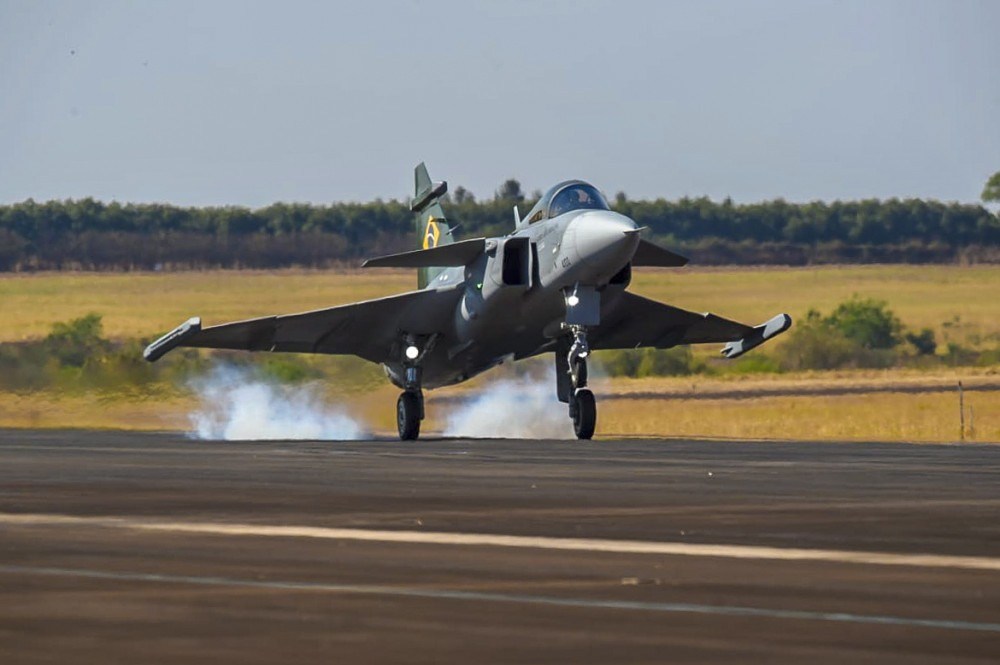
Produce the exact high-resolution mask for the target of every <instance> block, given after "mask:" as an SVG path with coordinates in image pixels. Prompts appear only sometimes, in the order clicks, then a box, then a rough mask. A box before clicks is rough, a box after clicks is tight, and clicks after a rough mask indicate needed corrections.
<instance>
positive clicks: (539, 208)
mask: <svg viewBox="0 0 1000 665" xmlns="http://www.w3.org/2000/svg"><path fill="white" fill-rule="evenodd" d="M609 209H610V208H609V207H608V202H607V201H605V200H604V197H603V196H602V195H601V193H600V192H599V191H597V188H596V187H594V186H593V185H589V184H587V183H585V182H583V181H582V180H569V181H566V182H561V183H559V184H558V185H556V186H555V187H553V188H552V189H550V190H549V191H547V192H545V195H544V196H542V198H541V199H539V200H538V203H536V204H535V207H534V208H532V209H531V211H530V212H529V213H528V216H527V222H528V223H529V224H534V223H535V222H539V221H541V220H543V219H551V218H552V217H558V216H559V215H562V214H564V213H567V212H570V211H572V210H609Z"/></svg>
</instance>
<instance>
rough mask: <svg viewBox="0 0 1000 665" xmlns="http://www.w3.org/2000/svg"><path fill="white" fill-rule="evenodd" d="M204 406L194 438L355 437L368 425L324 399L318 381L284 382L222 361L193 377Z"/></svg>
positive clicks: (197, 413)
mask: <svg viewBox="0 0 1000 665" xmlns="http://www.w3.org/2000/svg"><path fill="white" fill-rule="evenodd" d="M189 387H190V388H191V389H192V390H193V391H194V393H195V395H196V396H197V397H198V399H199V401H200V403H201V406H200V407H199V409H198V410H197V411H195V412H194V413H192V414H191V415H190V419H191V427H192V430H191V432H190V435H191V436H192V437H193V438H196V439H213V440H220V439H221V440H225V441H253V440H262V439H319V440H354V439H361V438H364V437H365V436H367V433H368V432H367V428H366V427H365V426H364V425H363V424H362V423H361V422H359V421H358V420H356V419H354V418H352V417H351V416H350V415H349V414H348V413H347V412H346V411H344V410H343V409H341V408H335V407H331V406H330V405H328V404H325V403H324V400H323V398H322V396H321V394H320V391H319V390H318V389H317V387H316V386H310V385H308V384H305V385H301V384H300V385H294V386H281V385H276V384H275V383H273V382H271V381H268V380H267V379H266V378H264V377H262V376H261V375H260V374H259V372H254V371H252V370H250V369H246V368H242V367H232V366H229V365H219V366H216V367H214V368H213V369H212V370H211V371H210V372H209V373H208V374H207V375H206V376H202V377H199V378H197V379H194V380H192V381H191V382H190V383H189Z"/></svg>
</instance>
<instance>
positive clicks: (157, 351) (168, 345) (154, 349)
mask: <svg viewBox="0 0 1000 665" xmlns="http://www.w3.org/2000/svg"><path fill="white" fill-rule="evenodd" d="M199 332H201V319H200V318H199V317H197V316H194V317H191V318H190V319H188V320H187V321H185V322H184V323H182V324H181V325H179V326H177V327H176V328H174V329H173V330H171V331H170V332H168V333H167V334H166V335H164V336H163V337H161V338H160V339H158V340H156V341H155V342H153V343H152V344H150V345H149V346H147V347H146V349H145V350H144V351H143V352H142V357H143V358H145V359H146V360H148V361H149V362H151V363H153V362H156V361H157V360H159V359H160V358H162V357H163V355H164V354H166V353H167V352H169V351H172V350H173V349H175V348H177V347H178V346H180V345H181V344H183V343H184V342H185V341H186V340H188V339H191V337H193V336H195V335H197V334H198V333H199Z"/></svg>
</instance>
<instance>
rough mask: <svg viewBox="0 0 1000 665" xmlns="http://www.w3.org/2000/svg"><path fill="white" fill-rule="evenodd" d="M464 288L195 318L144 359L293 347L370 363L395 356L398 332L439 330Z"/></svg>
mask: <svg viewBox="0 0 1000 665" xmlns="http://www.w3.org/2000/svg"><path fill="white" fill-rule="evenodd" d="M460 293H461V292H460V291H459V289H458V288H456V287H451V288H443V289H433V290H431V289H427V290H422V291H412V292H410V293H403V294H400V295H396V296H390V297H388V298H379V299H377V300H366V301H363V302H357V303H353V304H350V305H342V306H340V307H331V308H329V309H319V310H315V311H312V312H303V313H301V314H288V315H284V316H267V317H264V318H260V319H250V320H247V321H237V322H235V323H225V324H223V325H218V326H211V327H208V328H202V327H201V320H200V319H191V320H189V321H188V322H186V323H184V324H182V325H181V326H179V327H178V328H176V329H175V330H173V331H171V332H170V333H167V334H166V335H164V336H163V337H161V338H160V339H158V340H157V341H155V342H153V343H152V344H150V345H149V346H148V347H147V348H146V350H145V351H144V352H143V355H144V356H145V358H146V360H149V361H150V362H152V361H155V360H157V359H158V358H160V357H161V356H162V355H163V354H165V353H167V352H168V351H170V350H171V349H174V348H176V347H178V346H189V347H199V348H209V349H237V350H243V351H291V352H297V353H329V354H346V355H356V356H360V357H362V358H365V359H366V360H370V361H372V362H384V361H386V360H390V359H392V352H393V348H392V347H393V346H394V344H395V343H396V342H397V341H398V340H399V333H400V331H403V330H405V331H406V332H407V333H411V334H414V335H430V334H433V333H436V332H440V327H441V324H442V322H446V321H449V320H450V317H451V315H452V312H453V311H454V307H455V303H456V302H457V301H458V297H459V295H460Z"/></svg>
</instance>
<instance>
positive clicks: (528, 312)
mask: <svg viewBox="0 0 1000 665" xmlns="http://www.w3.org/2000/svg"><path fill="white" fill-rule="evenodd" d="M447 191H448V186H447V183H444V182H432V181H431V179H430V177H429V175H428V173H427V168H426V167H425V166H424V165H423V164H420V165H419V166H417V168H416V172H415V196H414V198H413V200H412V201H411V203H410V209H411V210H412V211H413V212H414V214H415V216H416V228H417V235H418V239H419V240H418V241H419V243H420V244H421V246H422V247H421V248H420V249H417V250H414V251H410V252H403V253H401V254H393V255H390V256H383V257H380V258H375V259H369V260H368V261H366V262H365V263H364V266H365V267H370V268H376V267H394V268H417V269H418V270H419V273H418V290H416V291H411V292H409V293H402V294H400V295H395V296H390V297H388V298H379V299H377V300H368V301H364V302H358V303H354V304H352V305H343V306H340V307H331V308H330V309H321V310H316V311H313V312H304V313H302V314H288V315H282V316H268V317H264V318H260V319H251V320H249V321H239V322H236V323H226V324H223V325H217V326H210V327H207V328H203V327H202V326H201V319H199V318H192V319H189V320H188V321H187V322H185V323H184V324H182V325H181V326H179V327H178V328H176V329H174V330H173V331H171V332H169V333H167V334H166V335H164V336H163V337H161V338H160V339H158V340H157V341H155V342H153V343H152V344H150V345H149V347H147V348H146V350H145V352H144V354H143V355H144V357H145V358H146V359H147V360H149V361H150V362H152V361H155V360H157V359H158V358H160V357H161V356H163V355H164V354H165V353H167V352H168V351H170V350H171V349H174V348H176V347H179V346H188V347H202V348H212V349H242V350H245V351H279V352H293V353H329V354H350V355H356V356H360V357H361V358H364V359H365V360H370V361H371V362H375V363H380V364H381V365H382V367H383V368H384V369H385V373H386V376H387V377H388V378H389V380H390V381H392V383H394V384H395V385H396V386H398V387H399V388H400V389H402V391H403V392H402V394H400V396H399V400H398V401H397V403H396V416H397V417H396V421H397V424H398V427H399V438H400V439H404V440H405V439H416V438H417V437H418V436H419V435H420V421H421V420H423V418H424V398H423V390H424V389H425V388H427V389H431V388H437V387H439V386H446V385H451V384H455V383H460V382H462V381H465V380H466V379H469V378H471V377H473V376H475V375H477V374H479V373H481V372H484V371H486V370H488V369H490V368H491V367H495V366H497V365H499V364H501V363H503V362H507V361H512V360H520V359H522V358H530V357H532V356H537V355H539V354H542V353H552V354H553V355H554V357H555V367H556V386H555V388H556V394H557V395H558V397H559V400H560V401H561V402H564V403H566V404H568V405H569V416H570V418H571V419H572V421H573V428H574V430H575V432H576V435H577V437H579V438H581V439H589V438H591V436H593V434H594V428H595V425H596V423H597V407H596V404H595V402H594V394H593V393H592V392H591V391H590V389H588V388H587V358H588V356H589V355H590V352H591V350H593V349H637V348H640V347H655V348H658V349H667V348H670V347H672V346H676V345H679V344H702V343H711V342H717V343H725V347H724V348H723V349H722V354H723V355H724V356H725V357H727V358H735V357H737V356H740V355H742V354H744V353H746V352H747V351H749V350H750V349H752V348H754V347H756V346H758V345H760V344H762V343H764V342H765V341H766V340H768V339H770V338H772V337H774V336H775V335H778V334H779V333H782V332H784V331H785V330H788V328H789V326H790V325H791V323H792V320H791V318H790V317H789V316H788V315H787V314H779V315H778V316H776V317H774V318H772V319H771V320H769V321H768V322H767V323H764V324H762V325H759V326H756V327H752V326H748V325H745V324H742V323H737V322H736V321H731V320H729V319H724V318H722V317H719V316H716V315H714V314H707V313H706V314H698V313H695V312H688V311H686V310H683V309H678V308H677V307H672V306H670V305H666V304H663V303H659V302H655V301H653V300H648V299H646V298H643V297H642V296H638V295H635V294H633V293H629V292H628V291H627V290H626V289H627V287H628V285H629V282H630V280H631V276H632V269H633V268H639V267H643V266H660V267H679V266H683V265H685V264H686V263H687V262H688V260H687V259H686V258H684V257H682V256H679V255H677V254H674V253H673V252H670V251H669V250H666V249H663V248H662V247H658V246H657V245H655V244H653V243H651V242H649V241H647V240H644V239H642V238H641V237H640V233H641V231H642V229H640V228H638V227H637V226H636V224H635V222H633V221H632V220H631V219H629V218H628V217H626V216H625V215H621V214H618V213H616V212H613V211H612V210H610V208H609V207H608V204H607V202H606V201H605V200H604V197H603V196H602V195H601V193H600V192H599V191H597V189H595V188H594V187H593V186H591V185H589V184H587V183H586V182H583V181H581V180H568V181H566V182H561V183H559V184H558V185H556V186H555V187H553V188H552V189H550V190H549V191H548V192H546V193H545V195H544V196H543V197H542V198H541V199H540V200H539V201H538V203H536V204H535V206H534V207H533V208H532V209H531V211H530V212H528V214H527V215H526V216H525V217H524V218H521V216H520V215H519V214H518V210H517V207H516V206H515V208H514V230H513V231H512V232H511V233H510V234H509V235H506V236H503V237H500V238H474V239H471V240H460V241H456V240H455V238H454V237H453V233H452V231H453V227H452V226H451V225H450V224H449V221H448V218H447V216H446V214H445V211H444V208H443V207H442V205H441V199H442V197H443V196H444V195H445V193H446V192H447ZM498 434H501V435H502V432H500V433H498Z"/></svg>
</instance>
